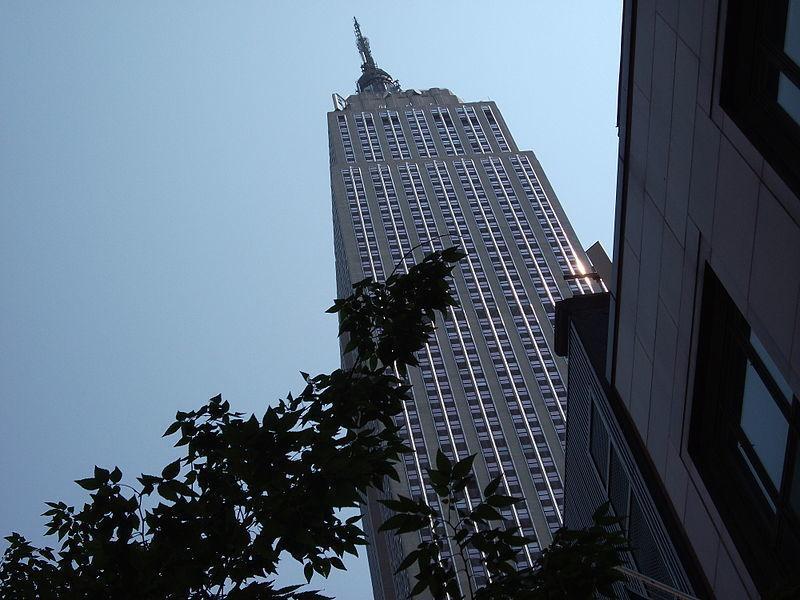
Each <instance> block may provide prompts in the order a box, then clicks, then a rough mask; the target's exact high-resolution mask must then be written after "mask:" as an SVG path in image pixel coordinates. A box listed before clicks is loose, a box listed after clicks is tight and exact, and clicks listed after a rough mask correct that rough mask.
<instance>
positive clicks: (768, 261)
mask: <svg viewBox="0 0 800 600" xmlns="http://www.w3.org/2000/svg"><path fill="white" fill-rule="evenodd" d="M726 11H727V3H726V2H725V0H722V1H719V0H680V1H678V0H666V1H657V0H637V1H629V2H626V8H625V17H624V18H625V21H624V24H623V62H622V73H621V78H620V112H619V114H620V165H619V173H620V178H619V192H618V193H619V196H618V204H617V221H616V239H615V248H614V261H613V262H614V270H615V272H614V280H615V286H614V289H612V293H613V304H614V310H612V314H615V318H614V319H612V323H611V329H610V331H611V336H610V350H611V353H610V355H611V357H612V358H613V360H611V361H609V365H608V374H609V376H610V377H611V381H612V384H613V386H614V387H615V388H616V390H617V392H618V393H619V396H620V397H621V399H622V400H623V402H624V404H625V406H626V407H627V409H628V411H629V412H630V415H631V417H632V419H633V421H634V423H635V426H636V430H637V432H638V435H639V436H640V438H641V440H642V441H643V443H644V444H645V445H646V447H647V450H648V453H649V457H650V459H651V460H652V463H653V466H654V467H655V469H656V471H657V472H658V474H659V475H660V478H661V479H662V481H663V483H664V485H665V488H666V490H667V493H668V497H669V500H670V502H671V506H672V510H673V511H674V514H675V515H676V516H677V518H678V519H679V520H680V522H681V523H682V524H683V526H684V527H685V531H686V534H687V535H688V538H689V541H690V543H691V545H692V548H693V551H694V553H695V555H696V559H697V561H698V562H699V564H700V566H701V567H702V570H703V572H704V574H705V577H706V578H707V580H708V582H709V584H710V586H711V587H712V588H713V590H714V592H715V594H716V596H717V597H718V598H725V599H735V598H756V597H758V592H757V591H756V588H755V586H754V584H753V581H752V580H751V578H750V576H749V575H748V572H747V569H746V568H745V565H744V563H743V561H742V559H741V557H740V555H739V553H738V552H737V548H736V547H735V545H734V543H733V541H732V539H731V536H730V535H729V533H728V531H727V530H726V528H725V526H724V524H723V522H722V520H721V518H720V515H719V513H718V511H717V509H716V507H715V505H714V502H713V501H712V499H711V497H710V495H709V493H708V490H707V489H706V487H705V485H704V482H703V480H702V478H701V477H700V475H699V473H698V471H697V469H696V468H695V466H694V464H693V462H692V459H691V458H690V456H689V453H688V449H687V438H688V423H689V416H690V414H691V408H692V402H693V392H694V381H695V379H694V378H695V372H694V371H695V369H694V365H695V360H696V350H697V338H698V317H699V303H700V297H701V293H702V281H703V280H702V275H703V271H704V266H705V264H706V262H707V263H708V264H709V265H710V266H711V268H712V269H713V270H714V272H715V273H716V274H717V276H718V277H719V279H720V281H721V282H722V284H723V286H724V287H725V288H726V289H727V291H728V292H729V294H730V295H731V297H732V299H733V301H734V303H735V304H736V306H737V307H738V309H739V310H740V311H741V313H742V314H743V315H744V316H745V318H746V319H747V321H748V322H749V323H750V325H751V327H752V329H753V331H754V332H755V333H756V335H758V337H759V338H760V339H761V340H762V342H763V344H764V346H765V348H766V350H767V352H768V353H769V354H770V356H771V357H772V358H773V360H774V361H775V362H776V364H777V365H778V367H779V369H780V371H781V372H782V373H783V375H784V376H785V377H786V379H787V380H788V381H789V383H790V385H791V386H792V388H793V390H794V392H795V394H797V393H798V392H799V391H800V326H798V323H800V305H799V304H798V291H800V268H798V264H800V228H798V222H800V204H799V203H798V198H797V197H796V196H795V195H794V194H793V193H792V192H791V191H790V189H789V187H788V186H787V185H786V184H785V183H784V181H783V180H782V179H781V178H780V177H779V176H778V175H777V174H776V172H775V171H774V170H773V168H772V167H771V166H770V164H769V163H768V162H767V161H765V160H764V159H763V157H762V156H761V154H760V153H759V152H758V151H757V150H756V148H755V147H754V146H753V145H752V144H751V143H750V142H749V141H748V139H747V138H746V137H745V135H744V134H743V133H742V131H740V130H739V129H738V128H737V126H736V124H735V123H734V122H733V121H732V120H731V118H729V116H728V115H727V114H726V112H725V110H723V109H722V108H721V106H720V101H719V97H720V89H719V87H720V79H721V67H722V50H723V45H722V43H723V38H724V25H725V19H726V14H727V12H726Z"/></svg>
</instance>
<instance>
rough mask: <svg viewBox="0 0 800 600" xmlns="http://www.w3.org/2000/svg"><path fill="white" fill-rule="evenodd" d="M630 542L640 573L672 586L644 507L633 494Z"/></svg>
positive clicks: (629, 531) (629, 521)
mask: <svg viewBox="0 0 800 600" xmlns="http://www.w3.org/2000/svg"><path fill="white" fill-rule="evenodd" d="M628 541H629V542H630V544H631V554H633V560H634V561H635V562H636V566H637V567H638V568H639V572H640V573H644V574H645V575H647V576H648V577H652V578H653V579H656V580H658V581H660V582H662V583H666V584H670V583H671V579H670V577H669V575H668V574H667V572H666V570H665V568H664V563H663V562H662V560H661V557H660V556H659V554H658V547H657V546H656V542H655V539H653V534H652V532H651V531H650V528H649V527H648V526H647V523H646V521H645V518H644V513H643V512H642V507H641V505H640V504H639V501H638V500H637V499H636V496H635V495H633V494H631V500H630V517H629V519H628Z"/></svg>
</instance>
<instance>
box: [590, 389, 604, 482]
mask: <svg viewBox="0 0 800 600" xmlns="http://www.w3.org/2000/svg"><path fill="white" fill-rule="evenodd" d="M590 418H591V425H590V429H589V451H590V452H591V454H592V460H593V461H594V466H595V467H596V468H597V472H598V473H599V474H600V480H601V481H602V482H603V487H605V486H606V485H608V447H609V445H608V432H606V428H605V425H603V421H602V420H601V419H600V415H599V414H597V408H596V407H595V403H594V398H592V399H591V404H590Z"/></svg>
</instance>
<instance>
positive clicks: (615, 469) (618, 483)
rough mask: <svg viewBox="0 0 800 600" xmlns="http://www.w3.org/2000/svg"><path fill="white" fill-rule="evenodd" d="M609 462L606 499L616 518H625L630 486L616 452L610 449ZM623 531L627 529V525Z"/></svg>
mask: <svg viewBox="0 0 800 600" xmlns="http://www.w3.org/2000/svg"><path fill="white" fill-rule="evenodd" d="M610 457H611V458H610V460H609V473H608V499H609V500H611V506H612V507H613V508H614V512H615V513H616V515H617V516H618V517H622V518H626V517H627V516H628V496H630V484H629V483H628V476H627V475H625V469H624V468H623V466H622V461H620V459H619V457H618V456H617V453H616V451H615V450H614V449H613V448H612V449H611V453H610ZM624 529H628V526H627V524H626V525H625V527H624Z"/></svg>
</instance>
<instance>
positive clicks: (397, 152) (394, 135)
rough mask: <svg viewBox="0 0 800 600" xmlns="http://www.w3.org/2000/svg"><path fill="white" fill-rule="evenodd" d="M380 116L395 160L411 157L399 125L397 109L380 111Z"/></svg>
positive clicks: (390, 151)
mask: <svg viewBox="0 0 800 600" xmlns="http://www.w3.org/2000/svg"><path fill="white" fill-rule="evenodd" d="M380 116H381V123H383V132H384V134H386V140H387V141H388V142H389V153H390V154H391V155H392V158H393V159H395V160H400V159H408V158H411V152H409V150H408V143H407V142H406V136H405V134H404V133H403V128H402V127H401V126H400V117H398V115H397V111H394V110H389V111H386V110H385V111H382V112H381V114H380Z"/></svg>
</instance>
